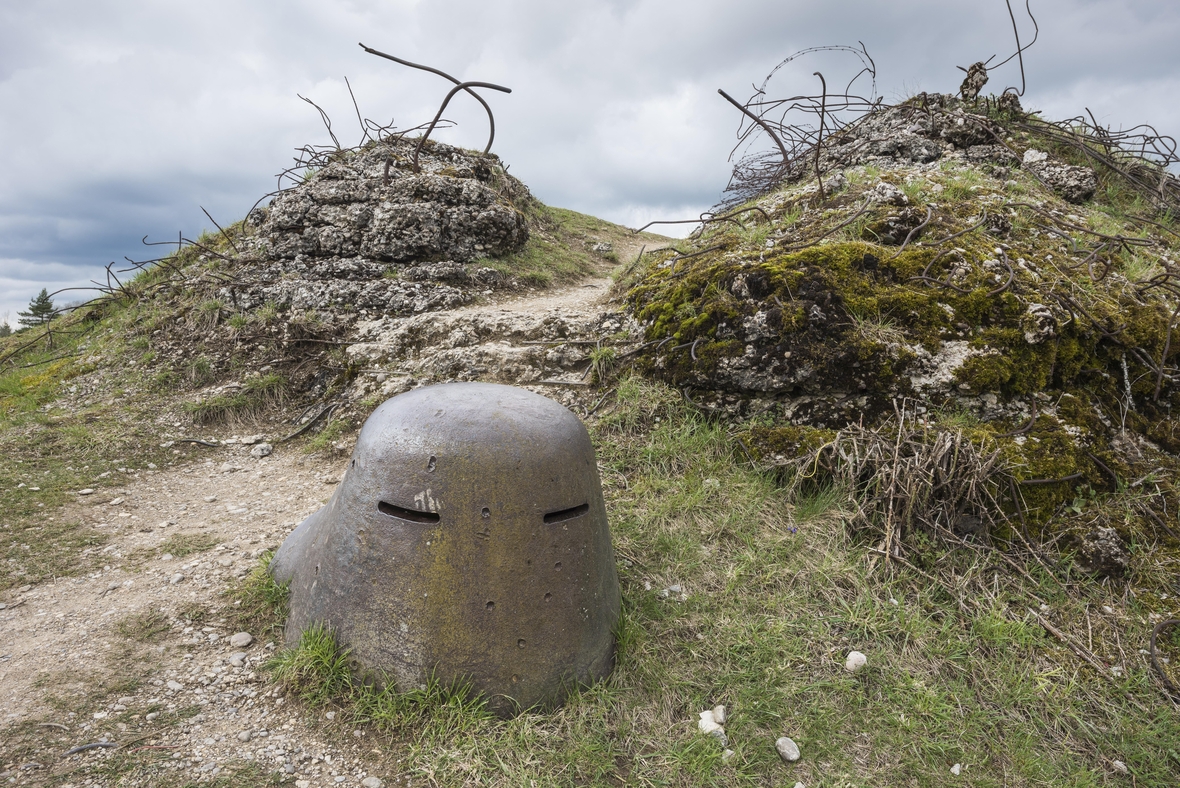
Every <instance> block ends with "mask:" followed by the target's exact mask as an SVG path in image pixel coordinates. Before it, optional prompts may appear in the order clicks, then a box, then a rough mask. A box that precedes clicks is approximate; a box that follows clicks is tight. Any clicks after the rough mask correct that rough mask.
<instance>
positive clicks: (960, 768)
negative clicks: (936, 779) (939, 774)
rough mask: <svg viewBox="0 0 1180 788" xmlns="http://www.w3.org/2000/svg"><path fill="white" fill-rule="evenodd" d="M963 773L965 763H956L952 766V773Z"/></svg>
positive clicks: (956, 774)
mask: <svg viewBox="0 0 1180 788" xmlns="http://www.w3.org/2000/svg"><path fill="white" fill-rule="evenodd" d="M962 773H963V764H961V763H956V764H955V765H954V766H952V767H951V774H953V775H955V776H956V777H958V776H959V775H960V774H962Z"/></svg>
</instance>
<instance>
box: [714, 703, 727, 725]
mask: <svg viewBox="0 0 1180 788" xmlns="http://www.w3.org/2000/svg"><path fill="white" fill-rule="evenodd" d="M713 721H714V722H716V723H717V724H718V725H724V724H725V707H724V706H721V705H717V706H714V707H713Z"/></svg>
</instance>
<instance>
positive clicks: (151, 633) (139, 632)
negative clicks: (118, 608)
mask: <svg viewBox="0 0 1180 788" xmlns="http://www.w3.org/2000/svg"><path fill="white" fill-rule="evenodd" d="M171 628H172V627H171V625H170V624H169V623H168V617H167V616H166V615H164V614H163V613H161V612H160V611H158V610H149V611H147V612H144V613H136V614H133V615H130V616H127V617H126V618H123V619H121V620H120V621H119V622H118V623H116V624H115V631H116V632H118V633H119V634H120V635H122V636H123V637H125V638H128V639H130V640H138V641H140V642H142V643H151V642H153V641H155V640H158V639H159V637H160V635H163V634H164V633H165V632H167V631H168V630H170V629H171Z"/></svg>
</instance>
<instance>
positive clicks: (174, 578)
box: [168, 572, 184, 585]
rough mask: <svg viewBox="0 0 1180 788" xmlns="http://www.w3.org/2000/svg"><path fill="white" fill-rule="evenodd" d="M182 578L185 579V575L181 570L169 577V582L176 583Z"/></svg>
mask: <svg viewBox="0 0 1180 788" xmlns="http://www.w3.org/2000/svg"><path fill="white" fill-rule="evenodd" d="M182 580H184V575H182V574H181V573H180V572H177V573H176V574H174V575H172V577H170V578H169V579H168V582H169V583H170V584H172V585H176V584H177V583H179V582H181V581H182Z"/></svg>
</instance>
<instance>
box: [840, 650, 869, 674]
mask: <svg viewBox="0 0 1180 788" xmlns="http://www.w3.org/2000/svg"><path fill="white" fill-rule="evenodd" d="M868 662H869V658H868V657H866V656H865V655H864V654H861V653H860V652H859V651H849V652H848V657H847V658H846V659H845V660H844V669H845V670H846V671H848V672H849V673H855V672H856V671H858V670H860V669H861V668H863V667H864V666H865V665H867V664H868Z"/></svg>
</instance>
